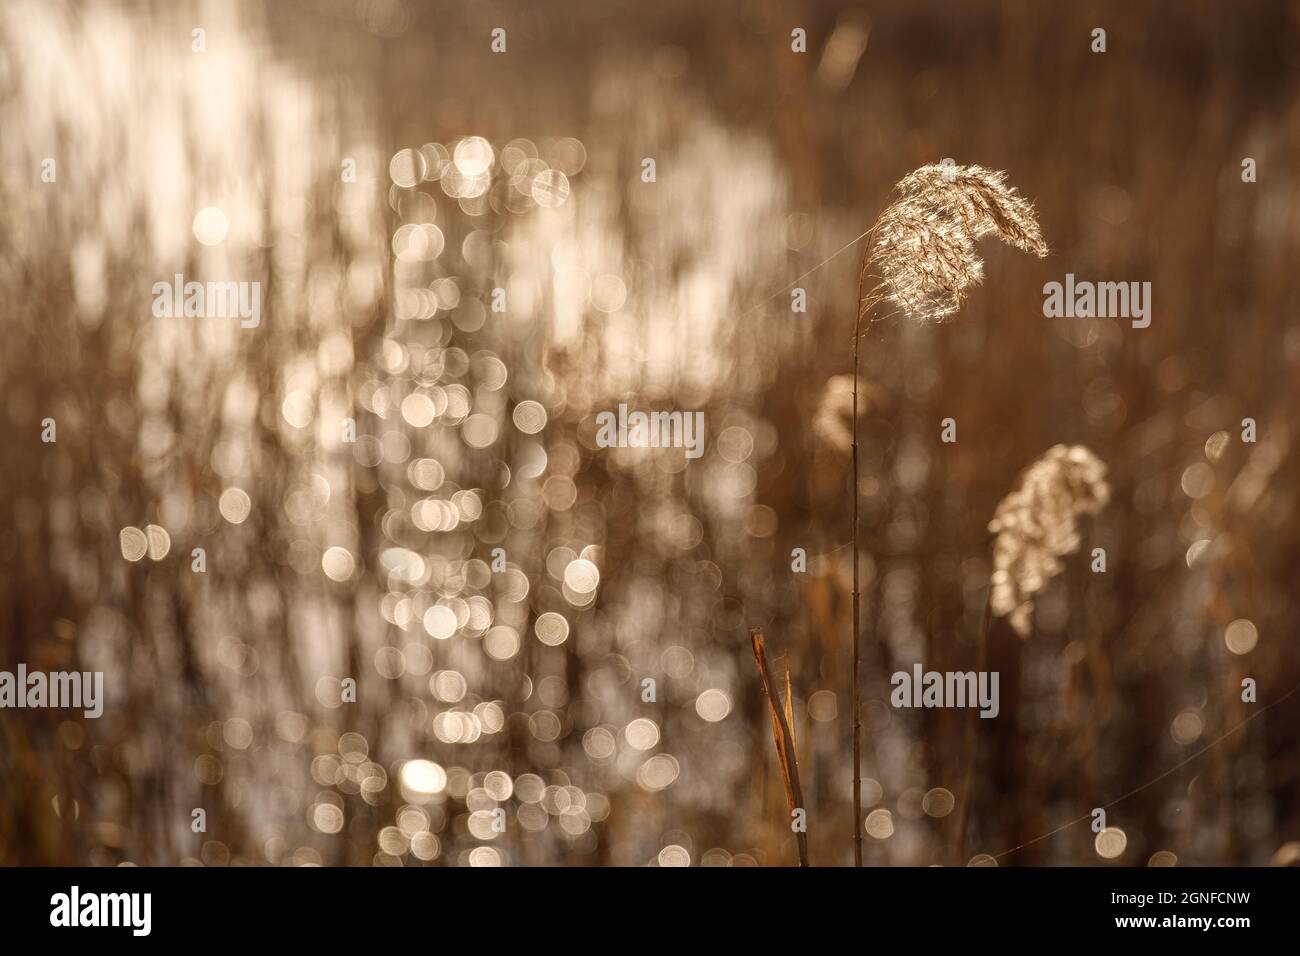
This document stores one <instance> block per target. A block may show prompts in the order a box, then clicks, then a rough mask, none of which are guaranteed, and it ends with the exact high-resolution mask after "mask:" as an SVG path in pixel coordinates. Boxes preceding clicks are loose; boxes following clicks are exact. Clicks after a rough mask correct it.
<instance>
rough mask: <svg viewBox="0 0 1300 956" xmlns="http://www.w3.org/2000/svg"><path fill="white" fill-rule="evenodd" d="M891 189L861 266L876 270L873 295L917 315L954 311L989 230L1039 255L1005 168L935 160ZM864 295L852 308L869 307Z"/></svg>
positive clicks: (975, 273) (973, 281)
mask: <svg viewBox="0 0 1300 956" xmlns="http://www.w3.org/2000/svg"><path fill="white" fill-rule="evenodd" d="M895 189H896V191H897V192H898V194H899V196H898V199H896V200H895V201H894V202H893V203H891V204H890V205H889V206H888V207H887V208H886V209H885V211H884V212H883V213H881V215H880V218H879V219H878V220H877V221H876V225H875V228H874V229H873V230H872V232H873V237H872V243H871V246H870V248H869V249H868V252H867V255H866V258H865V260H864V262H863V271H864V273H866V272H868V271H869V270H874V271H875V272H876V273H878V275H877V277H878V278H879V279H880V285H879V286H878V287H877V288H878V289H879V295H880V296H883V297H885V298H888V299H890V300H891V301H893V302H894V303H895V304H896V305H897V306H898V307H900V308H901V309H903V310H904V311H906V312H908V313H910V314H911V315H913V316H915V317H916V318H918V319H922V320H934V321H938V320H942V319H944V318H947V317H948V316H951V315H954V314H955V313H956V312H957V311H958V310H959V309H960V308H961V305H962V302H964V301H965V299H966V295H967V292H968V291H969V290H970V289H971V288H972V287H973V286H976V285H978V284H979V283H980V281H981V279H982V278H983V275H984V262H983V260H982V259H980V257H979V253H978V252H977V250H976V248H975V241H976V240H977V239H981V238H983V237H984V236H987V235H989V234H994V235H996V236H997V237H998V238H999V239H1001V240H1002V241H1003V242H1006V243H1008V244H1009V245H1012V246H1014V247H1016V248H1017V249H1020V250H1022V251H1024V252H1028V253H1031V254H1033V255H1035V256H1039V257H1040V258H1041V257H1043V256H1046V255H1047V244H1046V243H1045V242H1044V241H1043V235H1042V232H1041V231H1040V229H1039V227H1038V221H1037V219H1036V218H1035V217H1034V207H1033V206H1032V205H1031V204H1030V203H1029V201H1028V200H1026V199H1024V198H1023V197H1022V196H1020V194H1019V193H1017V192H1016V190H1015V189H1014V188H1012V187H1011V186H1008V185H1007V182H1006V173H1003V172H1000V171H998V170H991V169H985V168H984V167H982V166H952V165H939V164H935V165H930V166H922V167H921V168H920V169H917V170H914V171H913V172H911V173H909V174H908V175H907V176H905V177H903V179H902V180H901V181H900V182H899V183H898V185H897V186H896V187H895ZM872 299H873V296H872V295H868V296H867V297H865V298H864V300H863V302H862V303H859V308H860V309H863V310H864V311H865V310H866V309H868V308H870V305H869V304H867V303H868V302H869V301H870V300H872ZM871 304H874V302H871Z"/></svg>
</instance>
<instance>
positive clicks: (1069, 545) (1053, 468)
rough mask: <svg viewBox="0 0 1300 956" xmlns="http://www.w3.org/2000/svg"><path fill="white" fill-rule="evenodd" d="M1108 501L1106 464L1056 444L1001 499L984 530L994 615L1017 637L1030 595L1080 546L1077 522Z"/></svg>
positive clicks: (1024, 630) (1023, 632)
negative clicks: (990, 537) (989, 547)
mask: <svg viewBox="0 0 1300 956" xmlns="http://www.w3.org/2000/svg"><path fill="white" fill-rule="evenodd" d="M1109 500H1110V487H1109V486H1108V485H1107V484H1106V466H1105V465H1104V464H1103V463H1102V461H1101V459H1099V458H1098V457H1097V456H1096V455H1094V454H1093V453H1092V452H1091V451H1089V450H1088V449H1087V448H1085V447H1083V446H1082V445H1072V446H1066V445H1056V446H1054V447H1052V448H1051V449H1049V450H1048V452H1047V453H1046V454H1045V455H1043V457H1041V458H1039V459H1038V460H1037V461H1036V462H1034V463H1033V464H1032V465H1030V466H1029V467H1028V468H1026V469H1025V471H1024V472H1023V473H1022V474H1021V476H1020V482H1019V484H1018V485H1017V486H1016V488H1015V490H1014V491H1012V492H1011V493H1010V494H1009V495H1007V496H1006V497H1005V498H1003V499H1002V502H1001V503H1000V504H999V505H998V508H997V511H996V512H995V513H994V515H993V520H992V521H990V522H989V531H991V532H993V533H994V534H995V535H996V536H997V537H996V538H994V541H993V575H992V578H991V579H990V584H991V586H992V589H993V590H992V593H991V594H990V597H989V600H990V602H991V604H992V610H993V613H994V614H996V615H997V616H998V617H1006V618H1008V620H1009V621H1010V623H1011V626H1012V627H1013V628H1015V630H1016V632H1017V633H1018V634H1020V636H1021V637H1026V636H1028V634H1029V619H1030V616H1031V615H1032V614H1033V611H1034V595H1035V594H1037V593H1038V592H1039V591H1041V590H1042V589H1043V588H1045V587H1046V586H1047V583H1048V582H1049V581H1050V580H1051V579H1052V578H1053V577H1055V576H1056V575H1057V574H1059V573H1060V571H1061V567H1062V565H1061V560H1060V559H1061V558H1062V557H1064V556H1065V555H1067V554H1072V553H1073V552H1075V551H1076V550H1078V548H1079V532H1078V527H1077V525H1076V520H1077V519H1078V517H1079V516H1080V515H1085V514H1086V515H1095V514H1096V513H1097V512H1099V511H1100V510H1101V509H1102V508H1103V507H1104V506H1105V505H1106V502H1107V501H1109Z"/></svg>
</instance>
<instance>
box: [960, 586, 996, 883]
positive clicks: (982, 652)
mask: <svg viewBox="0 0 1300 956" xmlns="http://www.w3.org/2000/svg"><path fill="white" fill-rule="evenodd" d="M992 621H993V590H992V589H991V588H990V589H989V596H988V597H987V598H985V600H984V618H983V620H982V621H981V622H980V636H979V644H978V647H977V650H976V651H975V673H976V674H977V675H978V674H982V673H983V672H984V671H985V669H986V668H987V667H988V657H989V625H990V624H991V623H992ZM978 727H979V712H978V711H976V710H972V711H971V712H970V717H969V718H968V721H967V724H966V775H965V780H964V781H963V782H962V787H961V813H960V814H959V815H958V817H957V864H958V865H959V866H963V865H965V863H966V827H967V824H968V823H969V822H970V805H971V803H972V799H971V798H972V797H973V794H972V793H971V790H972V788H973V787H974V786H975V756H976V753H975V751H976V748H977V746H978V744H979V737H978V736H976V733H975V731H976V728H978Z"/></svg>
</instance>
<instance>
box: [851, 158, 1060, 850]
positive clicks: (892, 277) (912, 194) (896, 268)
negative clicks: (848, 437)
mask: <svg viewBox="0 0 1300 956" xmlns="http://www.w3.org/2000/svg"><path fill="white" fill-rule="evenodd" d="M894 191H895V192H897V193H898V198H897V199H895V200H894V201H893V202H892V203H891V204H890V205H889V206H887V207H885V211H884V212H882V213H881V214H880V218H879V219H877V220H876V222H875V225H873V226H872V227H871V229H869V230H868V231H867V233H866V234H865V236H866V238H867V239H868V243H867V249H866V252H865V253H864V254H863V257H862V268H861V269H860V270H859V273H858V311H857V317H856V319H855V321H854V323H853V373H852V376H851V378H852V382H853V402H852V405H853V415H852V418H853V427H852V454H853V678H852V679H853V688H852V705H851V706H852V708H853V865H854V866H861V865H862V704H861V701H860V699H859V694H860V691H859V683H860V679H859V668H860V663H861V658H862V646H861V645H862V637H861V633H860V621H861V616H860V613H859V608H860V605H861V583H860V578H859V576H858V552H859V550H860V547H859V509H858V488H859V481H860V476H859V472H858V383H859V375H858V368H859V365H858V346H859V343H860V342H861V339H862V320H863V318H865V317H866V316H868V315H871V314H872V312H873V311H874V310H875V308H876V307H877V306H878V305H880V304H881V303H882V302H884V301H889V302H892V303H893V304H894V305H895V306H896V308H897V309H898V310H901V311H902V312H905V313H907V314H909V315H911V316H912V317H913V318H915V319H917V320H919V321H922V322H924V321H933V322H941V321H943V320H944V319H946V318H948V317H950V316H952V315H955V314H956V313H957V312H958V310H960V309H961V305H962V303H963V302H964V301H965V300H966V295H967V293H968V292H969V290H970V289H972V288H973V287H975V286H977V285H979V283H980V281H981V280H982V279H983V277H984V260H982V259H981V258H980V257H979V252H978V250H977V249H976V247H975V243H976V241H977V240H979V239H982V238H984V237H985V236H989V235H994V236H997V238H999V239H1001V240H1002V241H1003V242H1005V243H1007V244H1009V245H1011V246H1014V247H1015V248H1017V249H1020V250H1022V251H1024V252H1028V253H1031V254H1032V255H1035V256H1038V257H1039V258H1042V257H1043V256H1046V255H1047V251H1048V250H1047V244H1046V243H1045V242H1044V241H1043V234H1042V231H1041V230H1040V229H1039V227H1038V220H1037V218H1036V217H1035V215H1034V207H1033V205H1032V204H1031V203H1030V202H1029V201H1028V200H1026V199H1024V198H1023V197H1021V196H1020V194H1019V193H1017V192H1016V190H1015V189H1014V188H1013V187H1011V186H1008V185H1007V177H1006V173H1003V172H1000V171H998V170H993V169H985V168H984V167H983V166H956V165H953V164H951V163H940V164H933V165H929V166H922V167H921V168H919V169H917V170H914V171H913V172H911V173H909V174H908V175H907V176H904V177H903V179H902V180H900V181H899V183H898V185H897V186H895V187H894ZM869 279H874V280H876V281H875V284H874V285H869V283H868V280H869ZM876 318H877V317H874V316H873V317H872V319H871V322H875V321H876ZM869 324H870V323H869Z"/></svg>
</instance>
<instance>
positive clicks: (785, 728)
mask: <svg viewBox="0 0 1300 956" xmlns="http://www.w3.org/2000/svg"><path fill="white" fill-rule="evenodd" d="M749 639H750V641H751V642H752V643H753V645H754V660H755V661H756V662H757V663H758V674H759V677H760V678H762V681H763V693H764V694H765V695H766V697H767V709H768V713H769V714H770V715H771V717H772V738H773V739H774V740H775V741H776V757H777V761H778V762H779V763H780V765H781V779H782V781H783V782H784V784H785V802H786V806H787V809H788V810H789V813H790V817H791V818H792V819H793V817H794V812H795V810H798V809H803V788H802V787H801V786H800V785H799V761H798V757H797V756H796V755H795V750H794V730H793V727H794V720H793V717H794V712H793V710H792V709H791V695H790V673H789V671H787V672H786V675H785V679H786V685H785V686H786V697H785V702H784V704H782V702H781V697H780V693H779V692H778V691H777V688H776V682H775V681H774V680H773V678H772V669H771V668H770V667H768V664H767V652H766V650H765V648H764V647H763V629H762V628H760V627H751V628H750V629H749ZM795 837H796V839H797V841H798V844H799V865H800V866H807V865H808V835H807V833H804V832H802V831H798V830H796V831H795Z"/></svg>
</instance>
